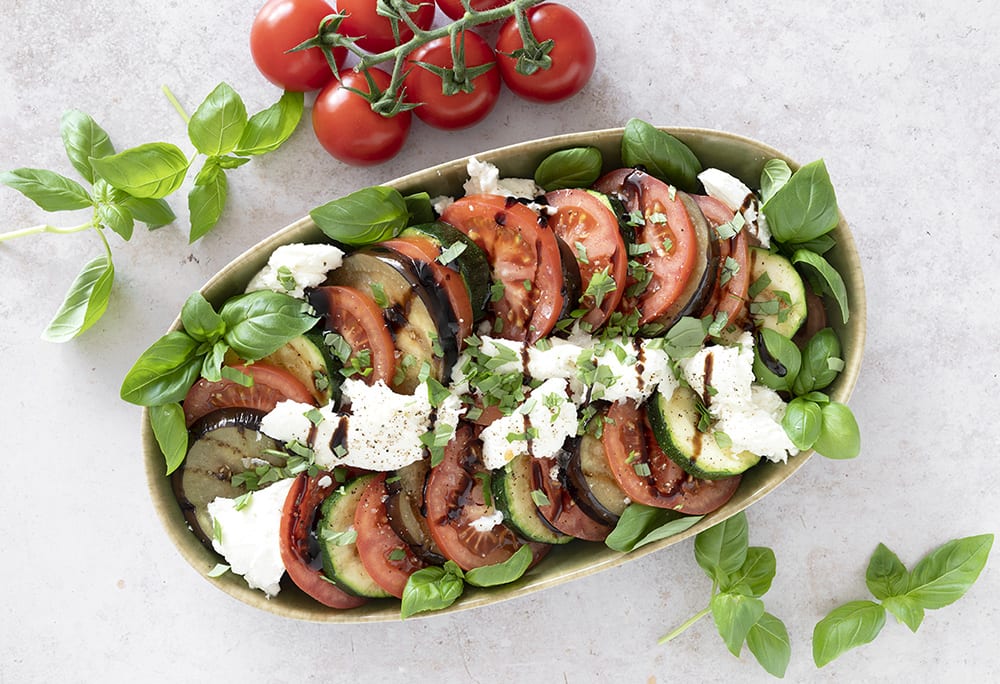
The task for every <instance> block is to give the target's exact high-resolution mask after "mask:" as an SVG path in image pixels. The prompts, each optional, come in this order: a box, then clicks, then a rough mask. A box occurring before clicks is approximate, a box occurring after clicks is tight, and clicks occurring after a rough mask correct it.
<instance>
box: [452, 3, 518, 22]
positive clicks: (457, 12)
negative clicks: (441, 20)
mask: <svg viewBox="0 0 1000 684" xmlns="http://www.w3.org/2000/svg"><path fill="white" fill-rule="evenodd" d="M508 2H510V0H472V2H471V3H470V4H471V5H472V9H474V10H476V11H477V12H483V11H485V10H490V9H494V8H496V7H502V6H503V5H506V4H507V3H508ZM437 4H438V7H440V8H441V11H442V12H444V13H445V14H446V15H448V16H449V17H451V18H452V19H461V18H462V17H463V16H465V8H464V7H462V0H437Z"/></svg>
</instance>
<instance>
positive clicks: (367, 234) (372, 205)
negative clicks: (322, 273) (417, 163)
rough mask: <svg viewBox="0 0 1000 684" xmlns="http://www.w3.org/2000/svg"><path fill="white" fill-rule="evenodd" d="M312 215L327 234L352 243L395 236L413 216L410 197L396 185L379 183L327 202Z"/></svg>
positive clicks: (371, 241)
mask: <svg viewBox="0 0 1000 684" xmlns="http://www.w3.org/2000/svg"><path fill="white" fill-rule="evenodd" d="M309 216H310V217H311V218H312V220H313V221H314V222H315V223H316V225H317V226H318V227H319V229H320V230H321V231H323V233H325V234H326V235H327V237H329V238H330V239H332V240H334V241H336V242H339V243H341V244H344V245H349V246H352V247H363V246H365V245H370V244H374V243H376V242H381V241H382V240H388V239H389V238H392V237H395V236H396V235H398V234H399V232H400V231H401V230H403V229H404V228H406V226H407V223H408V222H409V220H410V212H409V210H408V208H407V206H406V198H404V197H403V195H402V194H400V192H399V191H398V190H395V189H394V188H387V187H384V186H379V185H376V186H374V187H369V188H362V189H361V190H357V191H355V192H352V193H351V194H349V195H345V196H344V197H340V198H338V199H335V200H332V201H330V202H327V203H326V204H324V205H322V206H319V207H316V208H315V209H313V210H312V211H310V212H309Z"/></svg>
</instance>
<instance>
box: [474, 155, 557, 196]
mask: <svg viewBox="0 0 1000 684" xmlns="http://www.w3.org/2000/svg"><path fill="white" fill-rule="evenodd" d="M466 170H467V172H468V174H469V180H467V181H466V182H465V185H464V186H462V188H463V190H464V191H465V194H466V195H481V194H487V195H502V196H504V197H524V198H527V199H533V198H535V197H538V196H539V195H544V194H545V190H543V189H542V188H540V187H538V186H537V185H535V181H533V180H531V179H530V178H500V170H499V169H498V168H497V167H496V166H494V165H493V164H490V163H489V162H481V161H479V160H478V159H476V158H475V157H469V161H468V163H467V165H466Z"/></svg>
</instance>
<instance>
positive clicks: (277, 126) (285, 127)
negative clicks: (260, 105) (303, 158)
mask: <svg viewBox="0 0 1000 684" xmlns="http://www.w3.org/2000/svg"><path fill="white" fill-rule="evenodd" d="M304 102H305V99H304V95H303V93H298V92H291V91H287V90H286V91H285V92H284V93H283V94H282V95H281V99H279V100H278V101H277V102H275V103H274V104H273V105H271V106H270V107H268V108H267V109H265V110H263V111H260V112H257V113H256V114H254V115H253V116H251V117H250V120H249V121H247V125H246V128H244V129H243V135H242V136H241V137H240V141H239V144H238V145H237V146H236V149H235V150H234V152H236V154H242V155H251V156H253V155H258V154H265V153H266V152H272V151H274V150H276V149H278V148H279V147H281V145H282V144H283V143H284V142H285V141H286V140H288V138H289V137H291V135H292V133H294V132H295V128H296V127H297V126H298V125H299V121H300V120H301V119H302V112H303V110H304Z"/></svg>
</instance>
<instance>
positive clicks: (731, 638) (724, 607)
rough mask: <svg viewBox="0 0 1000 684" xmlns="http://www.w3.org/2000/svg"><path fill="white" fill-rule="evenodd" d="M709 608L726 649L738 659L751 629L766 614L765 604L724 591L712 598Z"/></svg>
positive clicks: (758, 600) (756, 599)
mask: <svg viewBox="0 0 1000 684" xmlns="http://www.w3.org/2000/svg"><path fill="white" fill-rule="evenodd" d="M709 606H710V607H711V609H712V619H713V620H714V621H715V627H716V629H718V630H719V635H720V636H722V640H723V641H725V642H726V648H728V649H729V652H730V653H732V654H733V655H734V656H736V657H737V658H738V657H739V656H740V651H741V650H742V649H743V642H744V641H746V638H747V634H749V632H750V628H751V627H753V626H754V625H755V624H757V621H758V620H759V619H760V617H761V616H762V615H763V614H764V602H763V601H761V600H760V599H758V598H753V597H752V596H744V595H743V594H730V593H728V592H725V591H723V592H721V593H718V594H716V595H715V596H713V597H712V601H711V603H710V604H709Z"/></svg>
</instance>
